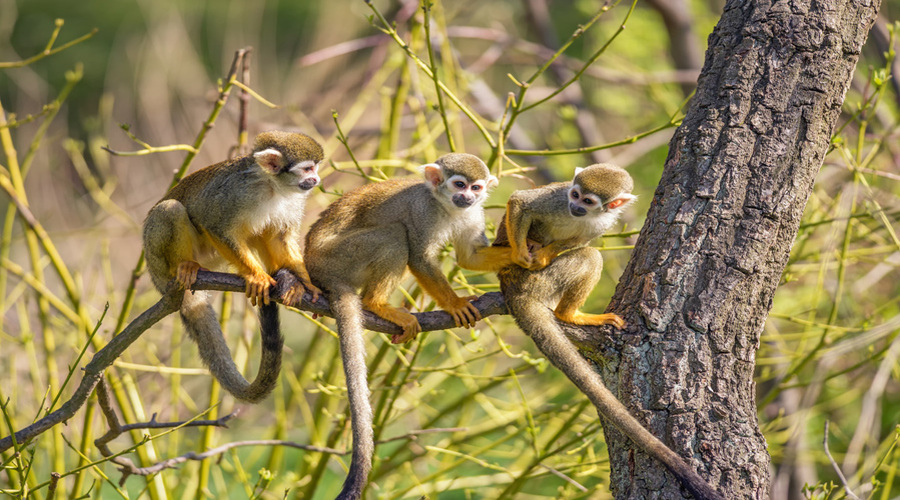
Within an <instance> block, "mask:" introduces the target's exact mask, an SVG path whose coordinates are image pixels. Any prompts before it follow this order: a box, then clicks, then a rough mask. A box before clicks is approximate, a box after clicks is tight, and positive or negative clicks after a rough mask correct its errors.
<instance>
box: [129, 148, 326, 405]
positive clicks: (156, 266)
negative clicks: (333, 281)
mask: <svg viewBox="0 0 900 500" xmlns="http://www.w3.org/2000/svg"><path fill="white" fill-rule="evenodd" d="M322 157H323V153H322V147H321V146H320V145H319V143H317V142H316V141H315V140H313V139H312V138H310V137H308V136H306V135H303V134H295V133H287V132H278V131H272V132H264V133H262V134H259V135H258V136H257V137H256V142H255V145H254V148H253V153H252V154H251V155H248V156H243V157H239V158H234V159H231V160H227V161H224V162H221V163H217V164H215V165H211V166H208V167H206V168H203V169H201V170H198V171H197V172H194V173H193V174H191V175H188V176H187V177H185V178H183V179H182V180H181V181H180V182H179V183H178V184H177V185H175V186H174V187H173V188H172V189H171V190H170V191H169V192H168V193H166V195H165V197H163V199H162V200H161V201H160V202H159V203H157V204H156V205H155V206H154V207H153V208H152V209H150V213H148V214H147V219H146V220H145V221H144V252H145V255H146V257H147V270H148V272H149V274H150V278H151V279H152V281H153V284H154V285H155V286H156V288H157V289H158V290H159V291H160V292H161V293H165V292H166V290H167V286H168V283H169V282H170V281H171V280H173V279H174V280H175V285H176V286H178V287H179V288H183V289H184V290H186V291H187V290H190V287H191V285H193V283H194V282H195V281H196V279H197V271H198V270H200V269H201V265H203V266H204V267H208V268H219V267H222V265H223V264H230V265H231V266H233V267H234V268H236V270H237V272H238V274H240V275H241V276H242V277H243V278H244V279H245V280H246V282H247V289H246V294H247V297H248V298H249V299H250V302H251V303H252V304H253V305H257V304H259V305H260V313H259V314H260V324H261V331H262V339H263V342H262V358H261V361H260V366H259V372H258V374H257V376H256V379H255V380H254V381H253V383H249V382H247V380H245V379H244V377H243V376H242V375H241V373H240V372H239V371H238V369H237V367H236V366H235V365H234V362H233V361H232V359H231V352H230V351H229V349H228V345H227V344H226V343H225V339H224V337H223V335H222V331H221V329H220V328H219V322H218V318H217V316H216V313H215V312H214V311H213V309H212V307H211V306H210V304H209V301H208V299H207V297H206V294H205V293H201V292H197V293H193V292H192V293H185V295H184V301H183V302H182V304H181V319H182V320H183V321H184V325H185V329H186V330H187V333H188V335H189V336H190V338H191V339H192V340H193V341H194V342H196V343H197V347H198V348H199V349H198V350H199V352H200V358H201V359H202V360H203V362H204V364H206V366H208V367H209V371H210V372H211V373H212V374H213V376H214V377H216V379H217V380H218V381H219V383H221V384H222V387H224V388H225V390H227V391H228V392H230V393H231V394H232V395H234V397H236V398H237V399H239V400H242V401H246V402H250V403H254V402H257V401H260V400H262V399H263V398H265V397H266V396H267V395H268V394H269V392H271V391H272V389H273V388H274V387H275V383H276V382H277V380H278V374H279V371H280V370H281V350H282V347H283V344H284V339H283V338H282V336H281V333H280V331H279V326H278V309H277V308H276V304H275V303H274V302H271V303H270V301H269V289H270V288H271V287H272V286H273V285H275V280H274V279H272V277H271V276H269V273H274V272H275V271H277V270H278V269H282V268H284V269H287V270H289V271H291V272H293V273H294V274H295V275H296V276H297V278H298V279H299V282H300V285H299V286H294V287H291V289H290V290H289V291H288V292H287V293H286V294H285V297H284V300H285V302H286V303H292V302H294V301H296V300H299V299H300V297H301V296H302V295H303V292H304V288H305V289H306V290H307V291H309V292H310V293H311V294H312V295H313V300H315V299H316V298H318V295H319V293H321V291H320V290H319V289H318V288H316V287H315V286H314V285H313V284H312V283H311V282H310V279H309V274H308V273H307V271H306V266H305V265H304V262H303V257H302V255H301V254H300V248H299V246H298V243H299V241H300V235H299V234H298V233H299V230H300V221H301V219H302V217H303V208H304V205H305V203H306V198H307V196H308V195H309V193H310V190H311V189H312V188H314V187H315V186H316V185H317V184H318V183H319V176H318V173H317V172H318V165H319V162H321V161H322Z"/></svg>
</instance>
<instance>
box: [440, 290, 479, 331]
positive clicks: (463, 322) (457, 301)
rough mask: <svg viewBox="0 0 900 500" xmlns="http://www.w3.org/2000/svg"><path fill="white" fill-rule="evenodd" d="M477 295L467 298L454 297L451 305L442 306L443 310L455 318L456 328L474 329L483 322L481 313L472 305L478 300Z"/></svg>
mask: <svg viewBox="0 0 900 500" xmlns="http://www.w3.org/2000/svg"><path fill="white" fill-rule="evenodd" d="M477 298H478V296H477V295H468V296H466V297H453V299H451V301H450V303H449V304H446V303H444V304H440V306H441V309H443V310H445V311H447V312H448V313H449V314H450V316H453V321H454V322H455V323H456V326H465V327H468V328H473V327H474V326H475V323H478V321H479V320H481V311H479V310H478V308H477V307H475V304H473V303H472V301H473V300H475V299H477Z"/></svg>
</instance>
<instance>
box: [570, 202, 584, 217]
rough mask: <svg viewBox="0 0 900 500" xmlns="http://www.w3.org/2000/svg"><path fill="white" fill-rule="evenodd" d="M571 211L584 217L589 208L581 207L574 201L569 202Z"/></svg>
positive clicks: (574, 214) (576, 215)
mask: <svg viewBox="0 0 900 500" xmlns="http://www.w3.org/2000/svg"><path fill="white" fill-rule="evenodd" d="M569 213H570V214H572V215H573V216H574V217H584V216H585V215H587V209H586V208H584V207H579V206H578V205H576V204H574V203H569Z"/></svg>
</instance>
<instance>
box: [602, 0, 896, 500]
mask: <svg viewBox="0 0 900 500" xmlns="http://www.w3.org/2000/svg"><path fill="white" fill-rule="evenodd" d="M879 5H880V1H879V0H871V1H867V0H817V1H816V2H810V1H804V0H799V1H792V2H785V1H780V2H775V3H772V2H766V1H759V2H754V1H746V0H741V1H738V0H730V1H728V2H727V4H726V5H725V11H724V13H723V15H722V19H721V20H720V21H719V24H718V25H717V26H716V29H715V30H714V31H713V33H712V35H711V36H710V37H709V49H708V50H707V53H706V62H705V65H704V68H703V71H702V72H701V75H700V79H699V82H698V87H697V94H696V97H695V98H694V101H693V103H692V104H691V107H690V110H689V112H688V113H687V116H686V118H685V120H684V122H683V124H682V125H681V126H680V127H679V128H678V130H677V131H676V132H675V135H674V137H673V138H672V141H671V142H670V144H669V156H668V158H667V160H666V164H665V169H664V171H663V175H662V179H661V181H660V183H659V186H658V187H657V189H656V193H655V194H654V198H653V201H652V204H651V206H650V211H649V213H648V215H647V222H646V224H645V225H644V228H643V230H642V231H641V234H640V237H639V239H638V242H637V245H636V247H635V250H634V253H633V256H632V259H631V261H630V262H629V264H628V266H627V268H626V269H625V273H624V274H623V276H622V278H621V280H620V282H619V286H618V288H617V290H616V294H615V296H614V297H613V299H612V301H611V303H610V307H609V310H610V311H613V312H617V313H619V314H620V315H622V316H623V317H624V318H625V320H626V321H627V322H628V327H626V329H625V330H624V331H622V332H621V333H620V334H617V335H614V336H613V337H612V338H609V339H605V340H604V341H603V344H602V345H600V346H597V347H598V348H599V354H601V356H602V358H603V359H605V361H606V363H605V364H604V367H603V369H602V370H601V373H602V375H603V378H604V380H605V382H606V383H607V385H608V386H609V388H610V389H611V390H612V391H613V393H614V394H617V395H618V397H619V398H620V400H621V401H622V402H623V403H624V404H625V405H626V406H627V407H629V409H630V410H631V411H632V413H633V414H634V415H636V416H637V417H638V419H639V420H640V421H641V422H642V423H644V424H645V425H646V426H647V427H648V428H649V429H650V430H651V432H653V433H654V434H656V435H657V436H659V437H660V438H661V439H662V440H663V441H664V442H666V443H667V444H668V445H669V446H670V447H672V449H673V450H674V451H675V452H677V453H679V454H680V455H681V456H683V457H684V458H685V459H687V460H689V461H691V463H692V464H693V465H694V466H695V467H696V468H697V470H698V472H699V473H700V475H701V476H703V477H705V478H707V480H708V481H709V482H710V483H711V484H712V485H713V486H716V487H717V488H718V489H719V491H721V492H723V493H724V494H725V495H726V497H727V498H767V496H768V489H769V456H768V454H767V452H766V442H765V438H764V437H763V435H762V433H761V432H760V430H759V425H758V421H757V416H756V405H755V394H754V388H755V386H754V382H753V372H754V364H755V355H756V349H757V347H758V345H759V337H760V334H761V333H762V330H763V325H764V323H765V320H766V316H767V315H768V312H769V310H770V308H771V305H772V296H773V294H774V293H775V289H776V287H777V285H778V283H779V280H780V278H781V273H782V271H783V270H784V267H785V265H786V263H787V260H788V254H789V252H790V249H791V245H792V243H793V240H794V237H795V236H796V234H797V229H798V226H799V224H800V218H801V215H802V213H803V209H804V206H805V205H806V201H807V198H808V197H809V194H810V192H811V191H812V187H813V182H814V180H815V177H816V174H817V172H818V171H819V168H820V167H821V165H822V161H823V159H824V157H825V153H826V152H827V150H828V145H829V141H830V138H831V132H832V130H833V129H834V126H835V123H836V121H837V119H838V116H839V114H840V110H841V104H842V103H843V101H844V95H845V93H846V90H847V88H848V87H849V85H850V78H851V75H852V73H853V70H854V68H855V66H856V61H857V59H858V57H859V52H860V49H861V47H862V45H863V42H864V41H865V39H866V35H867V33H868V30H869V28H870V27H871V25H872V22H873V21H874V19H875V15H876V14H877V10H878V7H879ZM606 437H607V442H608V444H609V450H610V460H611V468H612V473H611V482H612V489H613V491H614V493H615V495H616V497H617V498H640V499H644V498H681V497H682V489H681V488H680V485H679V484H678V482H677V481H676V480H675V479H674V478H673V477H672V476H671V475H669V474H668V473H667V472H666V470H665V468H664V467H663V466H662V465H661V464H659V463H657V462H655V461H653V460H652V459H650V458H649V457H647V456H646V455H644V454H643V453H641V452H640V451H638V450H636V449H635V448H634V447H633V446H632V444H631V442H630V441H629V440H628V439H627V438H626V437H625V436H624V435H622V434H621V433H620V432H618V431H617V430H616V429H614V428H611V427H609V426H606ZM684 495H685V496H686V495H687V493H684Z"/></svg>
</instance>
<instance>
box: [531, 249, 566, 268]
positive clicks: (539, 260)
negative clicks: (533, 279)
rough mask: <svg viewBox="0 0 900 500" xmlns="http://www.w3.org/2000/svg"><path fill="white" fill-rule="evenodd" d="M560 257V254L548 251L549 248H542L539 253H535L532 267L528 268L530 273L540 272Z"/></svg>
mask: <svg viewBox="0 0 900 500" xmlns="http://www.w3.org/2000/svg"><path fill="white" fill-rule="evenodd" d="M557 255H559V254H558V253H556V252H554V251H552V250H547V248H541V249H540V250H538V251H537V252H535V254H534V256H533V257H532V259H531V265H530V266H528V267H527V268H528V270H529V271H540V270H541V269H543V268H545V267H547V266H549V265H550V263H551V262H553V259H555V258H556V256H557Z"/></svg>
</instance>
